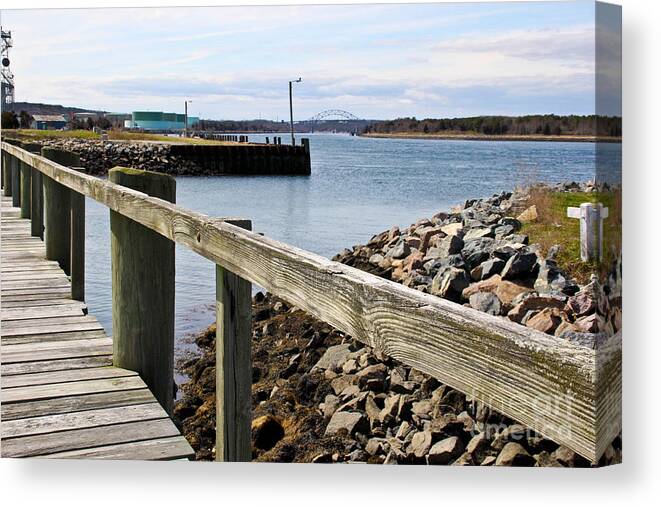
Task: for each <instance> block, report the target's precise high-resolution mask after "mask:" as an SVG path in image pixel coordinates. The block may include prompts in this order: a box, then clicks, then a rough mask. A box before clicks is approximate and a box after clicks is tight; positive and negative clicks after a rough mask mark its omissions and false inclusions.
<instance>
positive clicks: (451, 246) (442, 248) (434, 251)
mask: <svg viewBox="0 0 661 507" xmlns="http://www.w3.org/2000/svg"><path fill="white" fill-rule="evenodd" d="M463 247H464V240H463V239H461V238H460V237H459V236H458V235H456V234H455V235H452V236H446V237H445V238H443V239H442V240H441V241H439V242H438V246H436V247H433V248H430V249H429V250H428V251H427V257H430V258H431V257H447V256H448V255H455V254H458V253H460V252H461V249H462V248H463Z"/></svg>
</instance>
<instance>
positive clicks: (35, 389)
mask: <svg viewBox="0 0 661 507" xmlns="http://www.w3.org/2000/svg"><path fill="white" fill-rule="evenodd" d="M145 387H146V385H145V383H144V382H143V381H142V379H141V378H140V377H137V376H136V377H121V378H113V379H99V380H81V381H78V382H64V383H61V384H47V385H43V386H26V387H14V388H9V389H3V390H2V392H0V399H1V400H2V403H16V402H19V401H32V400H43V399H48V398H59V397H63V396H75V395H80V394H91V393H108V392H112V391H124V390H127V389H144V388H145Z"/></svg>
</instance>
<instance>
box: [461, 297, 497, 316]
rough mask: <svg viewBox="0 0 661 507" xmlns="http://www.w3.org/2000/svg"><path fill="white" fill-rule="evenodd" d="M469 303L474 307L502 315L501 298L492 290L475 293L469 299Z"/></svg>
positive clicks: (490, 313) (491, 313)
mask: <svg viewBox="0 0 661 507" xmlns="http://www.w3.org/2000/svg"><path fill="white" fill-rule="evenodd" d="M468 302H469V304H470V305H471V307H472V308H475V309H476V310H479V311H481V312H484V313H488V314H489V315H500V313H501V311H502V305H501V303H500V299H498V298H497V297H496V295H495V294H492V293H491V292H478V293H476V294H473V295H472V296H471V297H470V298H469V299H468Z"/></svg>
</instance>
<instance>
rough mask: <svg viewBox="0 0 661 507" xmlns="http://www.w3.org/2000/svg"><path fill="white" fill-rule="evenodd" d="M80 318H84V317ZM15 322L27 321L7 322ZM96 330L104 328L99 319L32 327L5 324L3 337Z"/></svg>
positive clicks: (10, 322) (11, 322) (9, 322)
mask: <svg viewBox="0 0 661 507" xmlns="http://www.w3.org/2000/svg"><path fill="white" fill-rule="evenodd" d="M80 318H81V319H82V318H83V317H80ZM65 319H66V318H63V319H62V320H65ZM15 322H25V321H20V320H12V321H8V322H7V324H13V323H15ZM94 330H103V326H102V325H101V324H100V323H99V322H98V321H82V320H81V322H79V323H64V324H50V325H34V326H30V327H27V326H25V327H23V326H12V327H11V328H10V329H6V328H5V327H4V325H3V328H2V337H3V338H7V337H10V336H26V335H37V334H46V333H65V332H76V331H94Z"/></svg>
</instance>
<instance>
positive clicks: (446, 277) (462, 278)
mask: <svg viewBox="0 0 661 507" xmlns="http://www.w3.org/2000/svg"><path fill="white" fill-rule="evenodd" d="M469 285H470V278H469V277H468V275H467V274H466V271H464V270H463V269H459V268H447V269H444V270H443V271H439V272H438V273H437V274H436V276H435V277H434V280H433V281H432V285H431V293H432V294H434V295H435V296H440V297H442V298H445V299H449V300H451V301H457V302H458V301H460V300H461V293H462V292H463V290H464V289H465V288H466V287H468V286H469Z"/></svg>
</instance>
